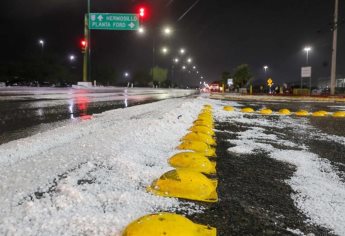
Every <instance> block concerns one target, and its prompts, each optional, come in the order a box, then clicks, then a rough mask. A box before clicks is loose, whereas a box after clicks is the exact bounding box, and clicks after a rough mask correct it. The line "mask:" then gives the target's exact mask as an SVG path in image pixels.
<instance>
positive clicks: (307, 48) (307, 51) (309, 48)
mask: <svg viewBox="0 0 345 236" xmlns="http://www.w3.org/2000/svg"><path fill="white" fill-rule="evenodd" d="M311 49H312V48H311V47H309V46H307V47H304V49H303V51H305V52H306V53H307V65H308V64H309V52H310V51H311Z"/></svg>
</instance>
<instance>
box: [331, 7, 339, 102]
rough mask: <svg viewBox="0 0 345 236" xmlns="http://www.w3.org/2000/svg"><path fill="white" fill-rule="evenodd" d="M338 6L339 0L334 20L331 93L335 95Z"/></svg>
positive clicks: (335, 8)
mask: <svg viewBox="0 0 345 236" xmlns="http://www.w3.org/2000/svg"><path fill="white" fill-rule="evenodd" d="M338 8H339V0H335V7H334V22H333V46H332V65H331V95H333V96H334V95H335V86H336V75H337V37H338Z"/></svg>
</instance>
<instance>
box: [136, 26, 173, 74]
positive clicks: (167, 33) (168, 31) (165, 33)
mask: <svg viewBox="0 0 345 236" xmlns="http://www.w3.org/2000/svg"><path fill="white" fill-rule="evenodd" d="M138 32H139V34H141V35H143V34H145V29H144V28H143V27H140V28H139V30H138ZM161 32H162V34H163V36H166V37H169V36H171V35H172V33H173V30H172V28H170V27H168V26H166V27H164V28H163V29H162V31H161ZM168 51H169V49H168V48H166V47H163V48H162V52H163V54H167V53H168ZM155 66H156V35H155V32H154V33H153V34H152V69H151V70H152V71H151V76H152V80H153V79H154V73H153V68H154V67H155Z"/></svg>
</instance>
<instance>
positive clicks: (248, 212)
mask: <svg viewBox="0 0 345 236" xmlns="http://www.w3.org/2000/svg"><path fill="white" fill-rule="evenodd" d="M225 102H226V101H225ZM239 103H240V104H241V105H243V106H245V107H252V108H254V109H255V110H259V109H262V108H264V107H267V108H270V109H272V110H274V111H278V110H279V109H282V108H289V109H291V110H292V111H296V110H298V109H306V110H308V111H317V110H321V109H322V110H326V111H334V110H339V109H343V110H345V109H344V108H345V106H344V105H342V104H326V103H322V104H320V103H308V104H303V103H279V102H271V103H262V102H239ZM258 116H260V115H253V116H252V115H248V116H246V118H249V119H253V120H254V119H256V118H257V117H258ZM260 117H262V116H260ZM264 119H269V120H271V121H274V122H277V123H278V122H279V117H277V116H267V117H265V118H264ZM294 119H298V122H302V123H303V122H305V121H307V122H308V123H309V124H310V125H311V126H312V127H313V128H315V129H317V130H320V131H321V132H322V133H323V134H325V135H326V136H327V135H329V136H332V135H338V136H342V137H345V119H334V118H332V117H323V118H320V117H308V118H294ZM298 122H297V123H298ZM215 123H216V125H215V129H216V130H217V132H216V138H217V175H218V181H219V182H218V195H219V199H220V200H219V202H218V203H216V204H205V205H204V206H205V207H206V209H207V210H206V212H205V213H203V214H197V215H194V216H193V217H192V219H193V220H195V221H196V222H200V223H203V224H209V225H211V226H213V227H216V228H217V231H218V236H229V235H296V234H294V233H293V232H291V231H289V230H287V229H299V230H300V231H301V232H303V233H304V234H305V235H334V234H332V233H330V230H329V229H326V228H323V227H320V226H317V225H312V224H308V223H306V220H308V217H307V216H306V215H304V214H303V213H302V212H300V210H299V209H298V208H297V207H296V206H295V204H294V202H293V200H292V198H291V197H290V196H291V194H293V190H292V189H291V187H290V186H289V185H288V184H287V183H286V180H288V179H290V178H291V177H292V175H293V173H294V172H295V167H294V166H292V165H289V164H287V163H285V162H280V161H277V160H274V159H272V158H270V157H269V156H268V154H267V153H265V152H260V151H258V152H256V153H255V154H243V155H241V156H240V157H239V156H238V155H236V154H234V153H229V152H228V151H227V149H228V148H230V147H232V146H233V145H232V144H231V142H229V141H228V140H229V139H236V137H237V133H238V132H243V131H246V130H248V129H250V127H252V126H256V125H255V124H254V122H253V124H244V123H241V122H233V121H230V120H229V121H217V120H215ZM256 127H260V125H258V126H256ZM263 128H265V129H266V131H265V132H267V134H277V135H284V136H285V137H289V141H292V142H294V143H297V144H300V145H306V146H307V147H308V148H309V149H310V150H311V151H312V152H313V153H315V154H318V155H319V156H320V157H322V158H327V159H328V160H329V161H330V162H331V164H332V166H334V167H335V168H336V169H338V170H339V171H341V172H342V173H345V143H343V144H341V143H337V142H333V141H332V140H327V138H326V139H319V138H318V137H316V136H313V135H310V130H298V128H291V127H286V128H283V129H282V128H281V127H279V128H278V127H277V128H274V127H271V128H267V127H263ZM340 177H341V178H342V180H343V181H345V176H340Z"/></svg>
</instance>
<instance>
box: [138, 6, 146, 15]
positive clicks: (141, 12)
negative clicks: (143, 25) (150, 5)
mask: <svg viewBox="0 0 345 236" xmlns="http://www.w3.org/2000/svg"><path fill="white" fill-rule="evenodd" d="M139 16H140V18H144V17H145V8H144V7H140V8H139Z"/></svg>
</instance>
